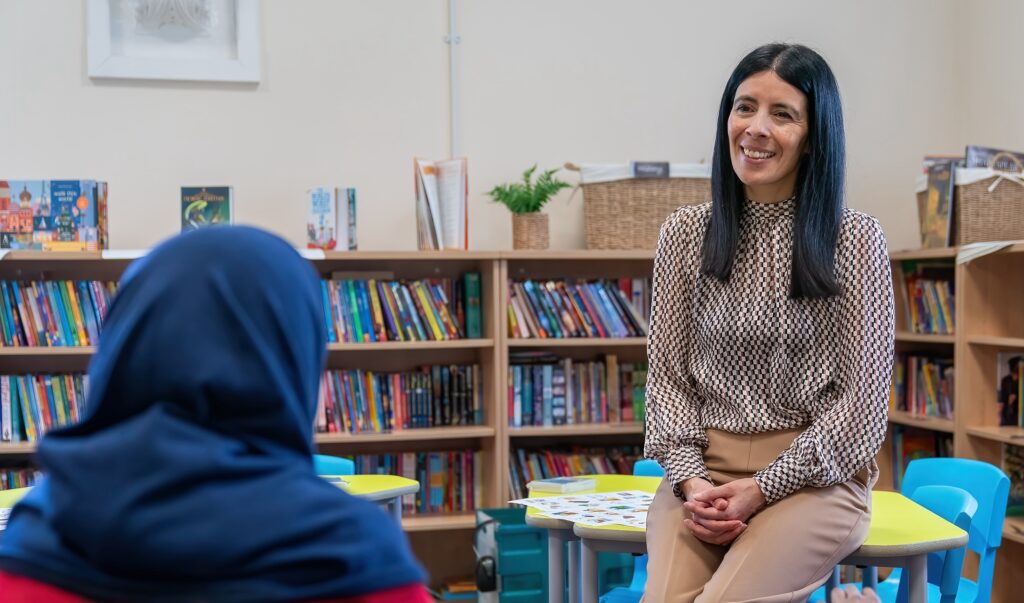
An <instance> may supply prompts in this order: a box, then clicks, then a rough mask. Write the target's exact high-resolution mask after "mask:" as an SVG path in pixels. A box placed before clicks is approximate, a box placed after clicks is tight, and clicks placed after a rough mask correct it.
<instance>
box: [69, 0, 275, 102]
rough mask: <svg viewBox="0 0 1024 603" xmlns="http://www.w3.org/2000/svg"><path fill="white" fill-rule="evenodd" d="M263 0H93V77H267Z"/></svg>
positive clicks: (235, 79)
mask: <svg viewBox="0 0 1024 603" xmlns="http://www.w3.org/2000/svg"><path fill="white" fill-rule="evenodd" d="M259 8H260V7H259V0H87V15H86V17H87V25H86V28H87V29H86V31H87V33H86V37H87V52H88V65H89V77H94V78H128V79H153V80H188V81H208V82H249V83H258V82H259V81H260V19H259Z"/></svg>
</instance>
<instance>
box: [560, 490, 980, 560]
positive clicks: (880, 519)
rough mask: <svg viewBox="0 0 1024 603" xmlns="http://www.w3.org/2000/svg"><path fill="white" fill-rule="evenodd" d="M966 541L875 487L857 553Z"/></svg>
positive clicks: (624, 532)
mask: <svg viewBox="0 0 1024 603" xmlns="http://www.w3.org/2000/svg"><path fill="white" fill-rule="evenodd" d="M623 489H626V488H623ZM630 489H632V488H630ZM573 532H574V533H575V534H576V535H577V536H579V537H581V538H599V539H604V540H619V541H625V542H641V541H643V540H644V538H645V533H644V530H642V529H640V528H632V527H628V526H615V525H603V526H590V525H584V524H576V525H575V526H573ZM966 544H967V532H964V531H963V530H961V529H960V528H958V527H956V526H955V525H953V524H951V523H949V522H948V521H946V520H945V519H943V518H941V517H939V516H938V515H936V514H934V513H932V512H931V511H929V510H928V509H926V508H924V507H922V506H921V505H919V504H917V503H915V502H914V501H912V500H910V499H909V498H907V497H905V496H903V495H902V494H900V493H899V492H886V491H881V490H875V491H873V492H872V493H871V526H870V527H869V528H868V536H867V539H866V540H865V541H864V544H863V545H861V547H860V549H859V550H858V551H857V552H856V553H855V555H856V556H864V557H871V556H876V557H905V556H910V555H920V554H922V553H931V552H934V551H944V550H949V549H955V548H959V547H962V546H964V545H966Z"/></svg>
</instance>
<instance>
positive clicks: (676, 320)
mask: <svg viewBox="0 0 1024 603" xmlns="http://www.w3.org/2000/svg"><path fill="white" fill-rule="evenodd" d="M698 218H699V214H697V211H696V208H694V207H683V208H680V209H679V210H677V211H676V212H675V213H674V214H672V216H670V217H669V219H668V220H667V221H666V222H665V223H664V224H663V225H662V227H661V231H660V234H659V237H658V250H657V254H656V256H655V260H654V282H653V289H652V299H651V320H650V329H649V332H648V339H647V356H648V363H649V364H648V374H647V390H646V413H647V414H646V416H647V427H646V436H645V439H644V456H646V457H647V458H651V459H654V460H656V461H658V463H659V464H660V465H661V466H662V467H663V468H664V469H665V475H666V479H668V480H669V481H670V483H671V484H672V487H673V491H674V492H675V494H676V496H680V497H681V496H682V493H681V492H679V490H678V484H679V483H680V482H682V481H684V480H687V479H689V478H691V477H702V478H704V479H706V480H708V481H711V477H710V475H709V474H708V470H707V468H706V467H705V466H704V457H703V450H702V449H703V448H706V447H707V445H708V442H707V436H706V435H705V432H704V427H703V424H702V422H701V406H702V403H701V399H700V397H699V396H698V394H697V392H696V391H695V388H694V386H693V382H692V378H691V376H690V374H689V372H688V368H687V367H688V366H689V357H690V353H691V350H692V347H693V333H692V320H691V314H692V306H693V300H692V296H693V285H694V278H695V275H696V272H697V268H696V267H697V265H698V263H699V258H697V250H698V249H699V245H697V244H695V243H699V239H700V233H699V232H698V231H699V229H698V228H697V222H698Z"/></svg>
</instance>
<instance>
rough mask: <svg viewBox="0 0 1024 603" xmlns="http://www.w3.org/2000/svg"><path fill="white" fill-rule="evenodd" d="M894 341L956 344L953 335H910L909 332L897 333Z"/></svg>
mask: <svg viewBox="0 0 1024 603" xmlns="http://www.w3.org/2000/svg"><path fill="white" fill-rule="evenodd" d="M896 341H899V342H903V343H931V344H946V345H953V344H954V343H956V336H955V335H925V334H922V333H911V332H909V331H898V332H897V333H896Z"/></svg>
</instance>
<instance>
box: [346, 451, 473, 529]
mask: <svg viewBox="0 0 1024 603" xmlns="http://www.w3.org/2000/svg"><path fill="white" fill-rule="evenodd" d="M353 460H354V461H355V465H356V473H358V474H383V475H400V476H402V477H407V478H409V479H414V480H416V481H418V482H419V483H420V491H419V492H417V493H416V494H407V495H405V496H403V497H402V512H403V513H404V514H406V515H418V514H422V513H460V512H468V511H473V510H475V509H479V508H481V507H482V506H483V480H482V477H483V465H482V462H483V457H482V454H481V453H480V452H479V451H473V450H447V451H434V452H403V453H401V454H372V455H359V456H356V457H355V458H354V459H353Z"/></svg>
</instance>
